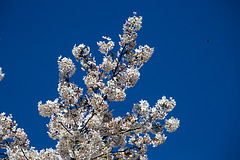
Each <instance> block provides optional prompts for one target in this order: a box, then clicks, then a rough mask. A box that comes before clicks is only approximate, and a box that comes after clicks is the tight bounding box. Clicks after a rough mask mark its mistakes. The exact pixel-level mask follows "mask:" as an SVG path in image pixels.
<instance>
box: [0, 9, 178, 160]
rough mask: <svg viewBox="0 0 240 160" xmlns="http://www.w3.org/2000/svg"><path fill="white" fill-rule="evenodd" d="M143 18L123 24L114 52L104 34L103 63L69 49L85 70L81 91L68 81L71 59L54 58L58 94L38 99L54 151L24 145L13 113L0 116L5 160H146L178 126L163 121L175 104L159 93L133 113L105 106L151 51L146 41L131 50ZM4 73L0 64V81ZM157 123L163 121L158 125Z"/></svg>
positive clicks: (120, 95) (121, 93) (80, 49)
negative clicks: (121, 113)
mask: <svg viewBox="0 0 240 160" xmlns="http://www.w3.org/2000/svg"><path fill="white" fill-rule="evenodd" d="M141 27H142V17H141V16H139V17H137V16H136V13H135V12H134V15H133V17H130V18H128V20H127V21H126V22H125V24H124V25H123V34H122V35H120V36H119V37H120V42H119V45H120V50H119V51H117V52H114V51H113V49H114V46H115V43H114V42H113V41H112V40H111V38H109V37H105V36H103V39H104V40H103V41H100V42H98V43H97V45H98V46H99V51H100V52H101V53H102V54H103V62H102V63H101V64H99V65H98V64H97V63H96V61H95V58H94V57H93V56H92V54H91V53H90V48H89V47H86V46H85V45H84V44H80V45H78V46H77V45H74V47H73V50H72V53H73V55H74V57H75V59H76V61H77V62H80V64H81V65H82V67H81V69H82V70H83V71H85V72H86V76H84V78H83V80H84V82H85V84H86V86H87V91H86V93H84V92H83V89H82V88H80V87H78V86H77V85H76V84H74V83H73V82H71V80H70V78H71V76H72V75H73V74H74V73H75V70H76V67H75V65H74V63H73V62H72V60H71V59H70V58H66V57H64V58H62V57H61V56H60V57H59V59H58V68H59V84H58V92H59V98H57V99H55V100H54V101H50V100H48V101H47V102H46V103H43V102H42V101H40V102H39V103H38V110H39V113H40V115H41V116H43V117H48V118H50V122H49V124H47V127H48V129H49V131H48V135H49V136H50V137H51V138H52V139H53V140H58V143H57V145H56V149H52V148H50V149H45V150H44V149H43V150H41V151H37V150H35V149H34V147H30V146H29V142H30V141H29V140H28V138H27V134H26V133H25V132H24V130H23V129H21V128H18V127H17V123H16V121H13V120H12V115H8V116H6V114H5V113H1V114H0V146H1V148H2V149H6V152H5V153H4V154H2V155H4V156H5V157H4V158H6V159H7V158H9V159H28V160H30V159H34V160H35V159H39V160H40V159H68V160H69V159H71V160H77V159H92V160H93V159H147V156H146V152H147V146H148V145H152V146H153V147H156V146H158V145H160V144H162V143H164V142H165V140H166V138H167V137H166V136H165V134H164V132H165V131H167V132H174V131H175V130H176V129H177V128H178V127H179V120H178V119H175V118H173V117H171V118H170V119H166V116H167V114H168V112H170V111H172V109H173V108H174V107H175V106H176V102H175V100H174V99H173V98H171V97H170V98H169V99H167V98H166V97H165V96H163V97H162V98H161V99H159V100H158V101H157V103H156V104H155V105H154V106H152V107H150V105H149V103H148V102H147V101H146V100H141V101H139V103H137V104H134V107H133V109H132V113H126V115H125V116H124V117H120V116H118V117H114V116H113V115H112V111H111V110H110V109H109V105H110V103H111V102H113V101H124V99H125V97H126V94H125V90H126V89H128V88H131V87H134V86H135V84H136V83H137V81H138V79H139V76H140V72H139V69H140V68H141V67H142V66H143V64H144V63H146V62H147V61H148V60H149V58H150V57H151V56H152V54H153V52H154V48H150V47H149V46H148V45H144V46H139V47H138V48H136V38H137V31H138V30H140V29H141ZM3 77H4V74H3V73H2V70H1V68H0V80H1V79H2V78H3ZM160 121H163V122H165V123H164V124H161V123H160Z"/></svg>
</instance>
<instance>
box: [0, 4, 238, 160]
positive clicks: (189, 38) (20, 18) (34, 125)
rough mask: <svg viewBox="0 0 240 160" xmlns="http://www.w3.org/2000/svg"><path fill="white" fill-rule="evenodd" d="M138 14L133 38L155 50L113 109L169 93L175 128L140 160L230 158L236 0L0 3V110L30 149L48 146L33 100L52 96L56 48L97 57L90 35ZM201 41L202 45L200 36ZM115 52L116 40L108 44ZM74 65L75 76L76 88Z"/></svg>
mask: <svg viewBox="0 0 240 160" xmlns="http://www.w3.org/2000/svg"><path fill="white" fill-rule="evenodd" d="M133 11H136V12H137V13H138V15H141V16H143V28H142V29H141V30H140V31H139V36H138V39H137V45H144V44H148V45H149V46H150V47H154V48H155V53H154V54H153V56H152V57H151V59H150V60H149V62H148V63H147V64H145V66H144V67H143V68H142V69H141V70H140V72H141V76H140V80H139V81H138V83H137V85H136V86H135V87H134V88H130V89H128V90H127V92H126V93H127V98H126V101H124V102H119V103H114V106H111V107H112V108H114V116H117V115H124V113H125V112H127V111H131V109H132V106H133V103H137V102H138V101H139V100H141V99H144V100H148V102H149V103H150V105H154V104H155V103H156V101H157V100H158V99H159V98H161V97H162V95H166V96H167V97H170V96H172V97H174V98H175V99H176V102H177V106H176V108H175V109H174V110H173V111H172V113H170V115H169V118H170V117H171V116H174V117H177V118H179V119H180V120H181V124H180V128H179V129H178V130H177V131H176V132H175V133H171V134H167V136H168V138H167V141H166V142H165V143H164V144H163V145H161V146H159V147H157V148H152V147H149V151H148V157H149V159H150V160H159V159H166V160H203V159H204V160H238V159H240V146H239V144H240V138H239V135H240V125H239V122H240V116H239V113H240V105H239V102H238V101H239V96H240V93H239V92H240V90H239V89H240V85H239V80H240V75H239V73H240V70H239V69H240V63H239V60H240V56H239V55H240V30H239V28H240V18H239V17H240V13H239V12H240V3H239V2H238V1H237V0H201V1H200V0H199V1H196V0H181V1H180V0H155V1H154V0H136V1H135V0H121V1H113V0H111V1H104V0H102V1H99V0H96V1H94V0H85V1H81V0H79V1H71V0H68V1H59V0H58V1H57V0H56V1H55V0H54V1H53V0H22V1H19V0H5V1H4V0H1V1H0V67H2V68H3V72H4V73H5V77H4V79H3V80H2V81H1V82H0V112H6V113H7V114H10V113H12V114H13V117H14V119H15V120H16V121H17V123H18V124H19V127H22V128H24V129H25V131H26V133H27V134H28V137H29V139H30V141H31V143H30V144H31V145H32V146H35V147H36V148H37V149H43V148H49V147H54V146H55V144H56V141H53V140H52V139H50V138H49V137H48V135H47V133H46V132H47V127H46V123H48V121H49V119H48V118H43V117H41V116H40V115H39V113H38V109H37V104H38V102H39V101H40V100H42V101H44V102H45V101H46V100H54V99H55V98H57V97H58V93H57V84H58V68H57V59H58V56H59V55H62V56H64V57H70V58H73V55H72V53H71V50H72V47H73V45H74V44H80V43H84V44H86V45H88V46H90V47H91V52H92V53H93V54H94V55H95V56H96V57H97V60H98V62H99V63H100V62H101V54H100V53H99V52H98V51H97V50H98V48H97V44H96V42H97V41H100V40H102V39H101V36H103V35H104V36H109V37H111V38H112V39H113V41H115V42H116V44H117V42H118V41H119V37H118V35H119V34H121V33H122V25H123V23H124V22H125V19H127V18H128V17H129V16H132V12H133ZM207 40H209V42H207ZM116 49H118V45H116ZM75 64H76V65H77V66H78V70H77V72H76V75H75V76H74V77H73V80H74V82H75V83H77V84H78V85H79V86H82V87H84V84H83V81H82V76H83V75H85V73H84V72H82V71H81V69H80V65H79V64H77V62H76V63H75Z"/></svg>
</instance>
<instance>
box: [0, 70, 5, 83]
mask: <svg viewBox="0 0 240 160" xmlns="http://www.w3.org/2000/svg"><path fill="white" fill-rule="evenodd" d="M3 77H4V73H2V68H1V67H0V81H1V80H2V79H3Z"/></svg>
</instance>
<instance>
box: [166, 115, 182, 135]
mask: <svg viewBox="0 0 240 160" xmlns="http://www.w3.org/2000/svg"><path fill="white" fill-rule="evenodd" d="M165 123H166V124H165V126H164V127H165V128H166V129H167V131H168V132H175V131H176V130H177V129H178V127H179V123H180V121H179V120H178V119H177V118H173V117H171V119H165Z"/></svg>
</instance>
